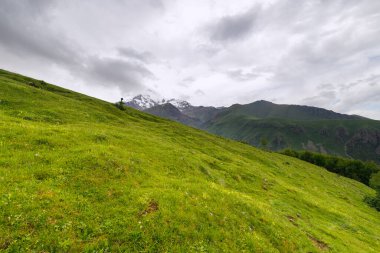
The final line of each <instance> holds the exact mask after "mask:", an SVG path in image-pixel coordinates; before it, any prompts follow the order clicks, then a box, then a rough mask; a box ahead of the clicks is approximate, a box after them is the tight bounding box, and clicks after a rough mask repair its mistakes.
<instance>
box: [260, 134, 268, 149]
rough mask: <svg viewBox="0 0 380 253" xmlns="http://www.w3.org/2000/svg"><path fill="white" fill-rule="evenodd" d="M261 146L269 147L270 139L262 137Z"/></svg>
mask: <svg viewBox="0 0 380 253" xmlns="http://www.w3.org/2000/svg"><path fill="white" fill-rule="evenodd" d="M260 146H261V147H262V148H263V149H267V147H268V140H267V139H266V138H264V137H263V138H261V140H260Z"/></svg>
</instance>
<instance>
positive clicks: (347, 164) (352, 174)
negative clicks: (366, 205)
mask: <svg viewBox="0 0 380 253" xmlns="http://www.w3.org/2000/svg"><path fill="white" fill-rule="evenodd" d="M281 154H284V155H287V156H291V157H295V158H298V159H301V160H303V161H306V162H309V163H312V164H315V165H317V166H320V167H324V168H326V169H327V170H328V171H331V172H334V173H337V174H339V175H342V176H345V177H348V178H351V179H354V180H357V181H359V182H362V183H363V184H366V185H370V179H371V175H372V174H374V173H377V172H378V171H379V170H380V169H379V167H378V165H377V164H376V163H374V162H363V161H360V160H353V159H346V158H342V157H336V156H330V155H324V154H319V153H312V152H310V151H295V150H290V149H287V150H284V151H282V152H281ZM379 177H380V176H379ZM378 180H379V181H380V179H378ZM379 184H380V183H379Z"/></svg>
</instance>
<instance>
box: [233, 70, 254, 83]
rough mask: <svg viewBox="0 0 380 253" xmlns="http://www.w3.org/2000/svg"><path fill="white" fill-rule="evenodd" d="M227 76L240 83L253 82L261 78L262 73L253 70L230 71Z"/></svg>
mask: <svg viewBox="0 0 380 253" xmlns="http://www.w3.org/2000/svg"><path fill="white" fill-rule="evenodd" d="M226 74H227V76H228V77H230V78H231V79H233V80H236V81H239V82H246V81H251V80H254V79H256V78H258V77H259V76H261V74H260V73H257V72H255V70H253V69H252V70H250V71H244V70H242V69H235V70H228V71H226Z"/></svg>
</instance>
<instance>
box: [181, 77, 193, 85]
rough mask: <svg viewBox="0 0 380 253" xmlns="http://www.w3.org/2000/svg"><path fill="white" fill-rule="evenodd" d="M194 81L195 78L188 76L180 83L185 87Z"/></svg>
mask: <svg viewBox="0 0 380 253" xmlns="http://www.w3.org/2000/svg"><path fill="white" fill-rule="evenodd" d="M193 82H195V78H194V77H191V76H190V77H186V78H184V79H182V80H181V81H180V82H179V84H178V85H180V86H183V87H188V85H189V84H191V83H193Z"/></svg>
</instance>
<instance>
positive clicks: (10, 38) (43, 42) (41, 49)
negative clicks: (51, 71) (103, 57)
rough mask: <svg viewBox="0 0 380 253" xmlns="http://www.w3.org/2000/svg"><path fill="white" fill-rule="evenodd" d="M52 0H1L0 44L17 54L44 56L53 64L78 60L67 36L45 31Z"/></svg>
mask: <svg viewBox="0 0 380 253" xmlns="http://www.w3.org/2000/svg"><path fill="white" fill-rule="evenodd" d="M54 4H55V1H46V0H38V1H33V2H31V1H27V0H24V1H23V0H21V1H8V0H5V1H1V3H0V34H1V36H0V47H3V48H4V49H6V50H7V51H12V53H14V54H16V55H19V56H23V57H25V56H34V57H38V58H44V59H45V60H49V61H52V62H54V63H63V64H74V63H77V62H78V59H77V53H76V51H77V50H76V48H70V46H68V44H69V43H68V41H67V39H66V38H65V37H64V36H63V35H61V34H56V33H54V31H53V32H52V31H49V30H48V28H47V27H46V22H47V20H48V19H49V18H50V17H49V15H48V13H49V10H50V9H51V8H52V7H54Z"/></svg>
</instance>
